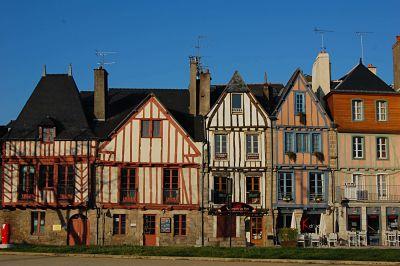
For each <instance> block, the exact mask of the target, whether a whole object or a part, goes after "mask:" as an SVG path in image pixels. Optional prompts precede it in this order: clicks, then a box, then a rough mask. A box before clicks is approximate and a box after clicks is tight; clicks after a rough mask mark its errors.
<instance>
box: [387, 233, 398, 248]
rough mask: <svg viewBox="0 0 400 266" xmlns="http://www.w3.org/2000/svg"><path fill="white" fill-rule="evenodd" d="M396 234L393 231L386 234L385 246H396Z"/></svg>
mask: <svg viewBox="0 0 400 266" xmlns="http://www.w3.org/2000/svg"><path fill="white" fill-rule="evenodd" d="M397 241H398V239H397V234H396V232H395V231H389V232H386V245H387V246H389V247H395V246H397V245H398V244H397Z"/></svg>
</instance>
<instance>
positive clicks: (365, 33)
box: [356, 31, 373, 61]
mask: <svg viewBox="0 0 400 266" xmlns="http://www.w3.org/2000/svg"><path fill="white" fill-rule="evenodd" d="M371 33H373V32H372V31H356V34H357V35H358V36H359V37H360V45H361V61H364V43H363V37H364V36H367V35H368V34H371Z"/></svg>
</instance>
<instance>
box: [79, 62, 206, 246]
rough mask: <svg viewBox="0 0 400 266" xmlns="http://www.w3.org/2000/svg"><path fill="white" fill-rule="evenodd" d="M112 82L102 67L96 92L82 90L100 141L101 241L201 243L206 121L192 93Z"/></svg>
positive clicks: (160, 243) (99, 198) (96, 84)
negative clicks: (193, 110) (194, 109)
mask: <svg viewBox="0 0 400 266" xmlns="http://www.w3.org/2000/svg"><path fill="white" fill-rule="evenodd" d="M107 83H108V82H107V72H106V71H105V70H104V69H96V70H95V90H94V92H82V100H83V104H84V106H86V108H87V109H88V110H87V112H88V113H89V114H88V116H89V117H92V118H91V119H90V120H95V121H94V123H93V131H94V132H95V134H96V136H97V137H98V138H99V146H98V151H97V152H98V156H97V160H96V166H95V171H96V178H97V180H96V202H97V208H98V210H99V216H100V219H103V221H102V222H100V225H99V231H100V232H101V233H100V234H99V243H100V244H106V245H111V244H113V245H115V244H131V245H172V244H175V245H195V244H196V243H197V244H199V241H200V238H201V235H200V233H201V231H200V228H201V219H200V215H199V214H200V212H199V207H200V197H199V195H200V191H201V187H200V186H201V183H200V168H201V149H202V144H201V143H202V142H201V136H202V126H201V123H202V120H201V119H197V118H196V117H195V116H191V115H190V114H189V93H188V90H182V89H109V90H108V88H107ZM99 91H100V92H99ZM99 95H100V96H99ZM105 96H107V97H106V98H105V99H104V98H103V97H105ZM97 97H99V98H97ZM101 105H103V107H101ZM92 110H94V112H92ZM96 110H97V111H96ZM96 113H97V115H98V116H97V119H96ZM102 116H103V117H102ZM198 125H199V126H198ZM197 126H198V127H197ZM196 127H197V128H196Z"/></svg>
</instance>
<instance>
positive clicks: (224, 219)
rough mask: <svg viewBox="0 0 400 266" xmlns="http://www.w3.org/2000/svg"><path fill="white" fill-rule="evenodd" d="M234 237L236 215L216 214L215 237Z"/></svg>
mask: <svg viewBox="0 0 400 266" xmlns="http://www.w3.org/2000/svg"><path fill="white" fill-rule="evenodd" d="M229 236H231V237H236V216H234V215H232V216H225V215H219V216H217V237H229Z"/></svg>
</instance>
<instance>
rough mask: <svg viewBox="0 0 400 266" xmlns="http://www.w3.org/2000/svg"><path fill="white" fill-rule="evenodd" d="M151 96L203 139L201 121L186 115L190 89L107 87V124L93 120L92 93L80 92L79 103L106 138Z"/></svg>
mask: <svg viewBox="0 0 400 266" xmlns="http://www.w3.org/2000/svg"><path fill="white" fill-rule="evenodd" d="M152 94H153V95H154V96H155V97H156V98H157V99H158V100H159V101H160V102H161V103H162V104H163V105H164V106H165V107H166V108H167V110H168V112H170V113H171V115H172V116H173V117H174V118H175V119H176V120H177V121H178V122H179V124H180V125H181V126H182V127H183V128H184V129H185V130H186V131H187V133H188V134H189V135H190V136H191V137H192V138H193V139H194V140H195V141H202V140H203V139H204V135H203V126H202V118H201V117H194V116H192V115H190V114H189V112H188V111H189V90H187V89H151V88H150V89H143V88H110V89H109V91H108V116H107V119H106V121H94V119H93V118H94V117H93V91H82V92H81V100H82V104H83V106H84V108H85V112H86V115H87V117H88V120H89V121H93V122H92V123H91V127H92V129H93V132H94V133H95V134H96V136H98V137H99V138H100V139H106V138H107V137H108V136H109V135H110V134H111V133H112V132H113V130H115V129H116V128H117V127H118V125H120V124H121V123H122V122H123V121H124V119H125V118H126V117H127V116H128V115H129V114H130V113H132V112H134V111H135V110H136V109H137V108H138V107H139V106H140V105H141V103H142V102H143V101H145V100H146V99H147V98H148V97H149V96H150V95H152Z"/></svg>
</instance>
